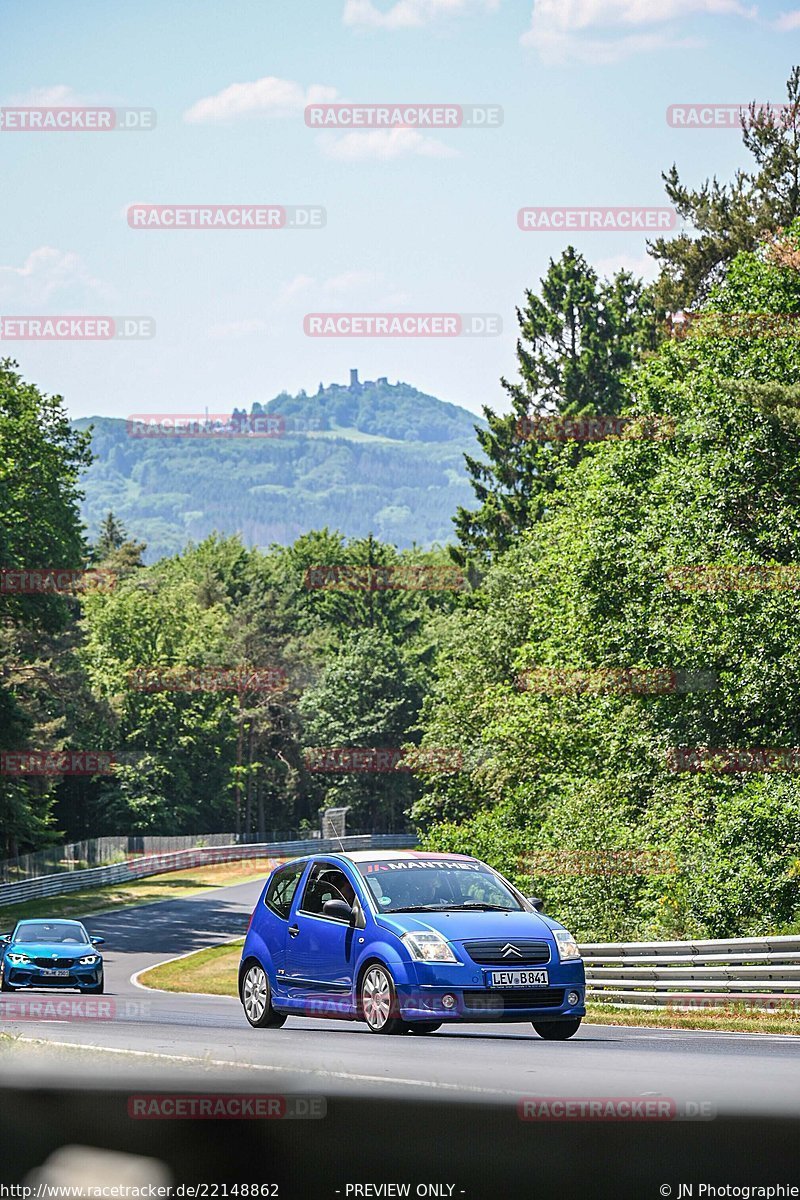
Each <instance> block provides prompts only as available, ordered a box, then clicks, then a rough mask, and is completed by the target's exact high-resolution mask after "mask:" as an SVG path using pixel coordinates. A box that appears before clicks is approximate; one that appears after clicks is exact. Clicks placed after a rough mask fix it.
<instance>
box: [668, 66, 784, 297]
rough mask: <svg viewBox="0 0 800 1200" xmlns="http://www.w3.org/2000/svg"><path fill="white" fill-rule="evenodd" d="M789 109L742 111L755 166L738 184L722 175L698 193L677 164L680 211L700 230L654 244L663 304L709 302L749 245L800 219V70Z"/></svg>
mask: <svg viewBox="0 0 800 1200" xmlns="http://www.w3.org/2000/svg"><path fill="white" fill-rule="evenodd" d="M786 91H787V96H788V104H787V105H786V106H784V108H783V109H782V110H780V109H774V108H772V107H771V106H767V107H765V108H762V107H760V106H757V105H756V104H751V105H750V107H749V110H748V111H747V112H746V113H742V140H743V142H744V145H745V148H746V149H747V150H748V151H749V152H750V153H751V154H752V156H753V158H754V159H755V170H753V171H750V172H747V171H737V172H736V175H735V176H734V178H733V182H732V183H730V184H721V183H720V182H719V181H718V180H717V178H716V176H714V177H713V178H712V179H707V180H706V181H705V183H703V184H702V185H701V187H700V188H698V189H697V190H692V189H691V188H687V187H685V186H684V184H683V183H681V179H680V176H679V174H678V168H677V166H676V165H675V164H674V163H673V165H672V167H671V168H670V170H669V171H667V172H665V174H664V176H663V178H664V183H665V186H666V189H667V195H668V196H669V199H670V201H671V202H672V204H673V205H674V206H675V208H676V210H677V212H678V213H679V215H680V216H681V217H683V219H684V220H685V221H688V222H690V223H691V224H692V225H693V226H694V228H695V229H696V230H697V231H698V233H699V236H698V237H692V236H690V235H689V234H687V233H681V234H679V235H678V237H675V238H659V239H658V240H657V241H655V242H652V243H651V244H650V245H649V246H648V249H649V251H650V253H651V254H652V255H653V257H654V258H655V259H657V260H658V262H659V264H660V266H661V278H660V279H659V281H658V283H657V285H656V286H655V288H654V298H655V302H656V305H657V306H658V307H661V308H667V309H671V310H673V311H674V310H676V309H681V308H691V307H693V306H695V305H698V304H701V303H702V302H703V301H704V300H705V299H706V298H707V297H708V294H709V291H710V289H711V287H712V286H713V285H714V284H715V283H719V282H720V281H721V280H722V278H723V277H724V269H725V266H726V265H727V264H728V263H729V262H731V260H732V259H733V258H735V257H736V255H737V254H738V253H739V252H740V251H741V250H755V249H756V247H757V246H758V245H759V243H760V242H763V241H764V240H766V239H768V238H770V237H774V236H775V235H777V234H779V233H780V231H781V230H782V229H783V228H785V227H786V226H788V225H789V224H790V222H791V221H793V220H794V218H795V217H797V216H800V67H794V68H793V70H792V73H791V75H790V76H789V79H788V81H787V84H786Z"/></svg>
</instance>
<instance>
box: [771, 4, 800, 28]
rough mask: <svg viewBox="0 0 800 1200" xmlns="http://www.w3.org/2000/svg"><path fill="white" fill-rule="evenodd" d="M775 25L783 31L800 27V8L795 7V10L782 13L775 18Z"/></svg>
mask: <svg viewBox="0 0 800 1200" xmlns="http://www.w3.org/2000/svg"><path fill="white" fill-rule="evenodd" d="M774 25H775V28H776V29H779V30H780V31H781V32H782V33H789V32H791V30H793V29H800V9H795V10H794V11H793V12H787V13H781V15H780V16H779V17H776V18H775V21H774Z"/></svg>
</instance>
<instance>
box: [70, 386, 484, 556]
mask: <svg viewBox="0 0 800 1200" xmlns="http://www.w3.org/2000/svg"><path fill="white" fill-rule="evenodd" d="M352 374H353V378H352V379H351V382H350V383H349V384H347V385H340V384H330V385H329V386H328V387H324V386H323V385H322V384H321V383H320V385H319V389H318V391H317V392H316V393H315V394H314V395H311V396H307V395H306V394H305V392H300V393H299V394H298V395H296V396H290V395H288V394H287V393H285V392H284V393H281V394H280V395H278V396H275V397H274V399H272V400H270V401H268V402H267V403H265V404H261V403H259V402H258V401H256V402H254V403H253V404H251V405H250V407H249V409H246V408H245V407H242V408H237V407H236V405H235V404H233V405H228V407H227V409H226V408H225V406H224V405H223V404H220V406H219V412H218V413H216V414H214V415H216V416H217V417H220V416H223V417H224V416H230V417H231V424H230V426H227V425H225V424H223V423H222V422H221V421H219V420H218V421H217V422H216V423H213V424H211V425H210V426H209V427H210V428H212V429H214V430H218V432H214V433H210V434H209V435H208V436H202V437H199V436H188V435H187V436H180V437H179V436H175V435H173V434H170V433H164V436H153V435H154V434H156V433H161V432H162V430H161V429H160V428H159V427H157V426H155V425H154V424H150V425H149V426H148V425H147V424H145V423H144V422H141V421H140V422H136V421H127V420H122V419H120V418H114V417H92V418H83V419H81V420H78V421H75V423H74V427H75V429H77V430H80V431H85V430H91V436H92V442H91V445H92V451H93V454H94V460H93V462H92V463H91V465H90V466H89V467H88V469H87V470H86V472H85V474H84V476H83V479H82V490H83V492H84V499H83V501H82V503H81V516H82V517H83V519H84V521H85V522H86V524H87V525H88V528H89V530H90V531H96V530H97V529H98V528H99V526H100V522H101V521H102V520H103V518H104V517H105V516H106V514H107V513H108V512H109V511H110V510H113V512H114V513H115V514H116V515H117V516H118V518H119V519H120V520H121V521H123V522H124V523H125V524H126V525H127V526H128V527H129V528H130V529H135V530H136V533H137V536H138V537H140V538H141V539H142V540H143V541H144V542H145V543H146V546H147V549H146V551H145V561H147V562H155V561H157V560H158V559H159V558H163V557H165V556H166V555H169V554H175V553H178V552H180V551H181V550H183V549H184V547H185V546H186V545H187V543H188V542H189V541H195V542H200V541H203V539H204V538H206V537H208V535H209V534H211V533H218V534H222V535H223V536H225V535H231V534H236V533H238V534H240V536H241V537H242V539H243V541H244V543H245V545H248V546H261V547H267V546H270V545H271V544H273V543H275V544H278V545H284V546H286V545H290V544H291V543H292V542H293V541H294V540H295V539H296V538H297V537H298V536H299V535H300V534H302V533H306V532H307V531H308V530H309V529H321V528H323V527H324V526H328V527H329V528H332V529H338V530H341V532H342V533H343V534H345V536H348V537H366V536H367V535H368V534H370V533H372V534H373V535H374V536H375V537H377V538H380V539H381V540H383V541H387V542H391V543H392V544H394V545H396V546H399V547H405V548H408V547H411V546H412V545H414V544H418V545H426V546H430V545H432V544H433V543H436V542H439V543H443V542H446V541H448V540H449V539H450V538H451V537H452V522H451V520H450V515H451V514H452V513H453V512H454V511H455V508H456V507H457V506H458V505H461V504H466V503H468V501H469V496H470V489H469V485H468V483H467V480H466V478H465V476H464V469H463V464H464V453H465V451H468V450H471V449H472V448H473V447H474V446H475V429H474V425H475V416H474V415H473V414H472V413H469V412H467V411H466V409H463V408H458V407H457V406H456V405H454V404H446V403H444V402H443V401H441V400H437V399H436V398H435V397H434V396H429V395H426V394H425V393H424V392H420V391H417V389H416V388H414V387H411V386H410V385H409V384H406V383H389V381H388V379H385V378H382V379H378V380H376V381H374V382H372V381H369V380H367V381H364V382H361V381H359V379H358V375H357V372H355V371H354V372H353V373H352ZM131 415H132V416H133V415H134V414H131ZM176 415H180V416H183V415H185V414H176ZM187 415H189V414H187ZM194 415H198V414H194ZM262 415H268V416H270V417H272V418H273V422H272V424H271V426H269V429H270V432H271V434H273V433H274V436H272V435H270V436H259V430H261V429H262V428H266V422H262V421H259V418H261V417H262ZM247 418H250V420H249V421H248V420H247ZM165 428H168V427H165ZM231 430H237V431H240V432H241V436H234V435H233V434H232V433H231Z"/></svg>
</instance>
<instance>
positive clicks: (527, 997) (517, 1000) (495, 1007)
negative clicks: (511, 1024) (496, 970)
mask: <svg viewBox="0 0 800 1200" xmlns="http://www.w3.org/2000/svg"><path fill="white" fill-rule="evenodd" d="M563 1003H564V989H563V988H519V989H517V990H515V989H514V988H503V989H502V990H500V989H493V990H488V989H487V991H485V992H464V1011H465V1012H469V1013H476V1014H477V1013H479V1012H480V1013H483V1014H491V1013H496V1014H498V1015H499V1014H500V1013H504V1012H517V1011H519V1010H520V1009H528V1008H560V1007H561V1005H562V1004H563Z"/></svg>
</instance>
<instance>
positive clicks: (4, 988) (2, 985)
mask: <svg viewBox="0 0 800 1200" xmlns="http://www.w3.org/2000/svg"><path fill="white" fill-rule="evenodd" d="M16 990H17V989H16V988H13V987H12V986H11V984H10V983H6V977H5V975H3V976H2V978H1V979H0V992H15V991H16Z"/></svg>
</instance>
